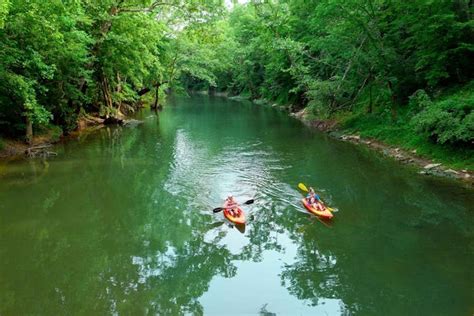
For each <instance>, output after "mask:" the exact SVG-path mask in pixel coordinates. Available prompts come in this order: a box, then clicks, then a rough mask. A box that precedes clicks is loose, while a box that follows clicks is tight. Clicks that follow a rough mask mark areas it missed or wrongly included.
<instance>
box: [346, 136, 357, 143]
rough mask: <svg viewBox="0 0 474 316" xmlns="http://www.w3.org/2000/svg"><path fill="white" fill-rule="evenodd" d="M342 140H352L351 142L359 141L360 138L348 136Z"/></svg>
mask: <svg viewBox="0 0 474 316" xmlns="http://www.w3.org/2000/svg"><path fill="white" fill-rule="evenodd" d="M343 139H344V140H353V141H357V142H358V141H360V136H359V135H348V136H345V138H343Z"/></svg>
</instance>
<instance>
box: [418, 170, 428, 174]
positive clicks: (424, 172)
mask: <svg viewBox="0 0 474 316" xmlns="http://www.w3.org/2000/svg"><path fill="white" fill-rule="evenodd" d="M418 173H419V174H426V171H420V172H418Z"/></svg>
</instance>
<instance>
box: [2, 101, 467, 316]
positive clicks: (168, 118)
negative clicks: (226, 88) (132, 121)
mask: <svg viewBox="0 0 474 316" xmlns="http://www.w3.org/2000/svg"><path fill="white" fill-rule="evenodd" d="M139 118H140V119H142V120H144V123H143V124H141V125H138V126H134V127H124V128H105V129H102V130H99V131H97V132H95V133H91V134H88V135H82V136H81V139H79V140H78V141H71V142H68V143H66V144H64V145H62V146H60V147H59V148H58V149H57V150H58V151H59V156H58V157H56V158H54V159H51V160H49V161H47V162H42V161H40V160H33V161H29V162H17V163H10V164H7V165H5V164H2V165H0V315H25V314H29V315H31V314H34V315H74V314H82V315H92V314H94V315H104V314H118V315H141V314H155V313H159V314H163V315H174V314H185V313H188V314H202V313H204V314H214V315H223V314H236V315H237V314H239V315H240V314H259V313H265V312H268V313H276V314H278V315H309V314H311V315H315V314H323V315H325V314H328V315H339V314H343V315H381V314H386V315H472V313H473V312H474V288H473V284H474V279H473V275H474V274H473V262H474V243H473V241H474V238H473V227H474V226H473V224H474V221H473V205H474V195H473V191H472V190H469V189H466V188H463V187H462V186H461V185H459V184H457V183H454V182H451V181H449V180H444V179H437V178H429V177H422V176H419V175H417V174H416V171H415V170H412V169H410V168H406V167H402V166H400V165H399V164H398V163H395V162H393V161H390V160H386V159H384V158H382V157H380V156H379V155H377V154H374V152H372V151H368V150H366V149H363V148H357V147H355V146H354V145H351V144H346V143H341V142H339V141H336V140H333V139H330V138H328V137H327V136H326V135H324V134H321V133H318V132H314V131H311V130H309V129H308V128H306V127H304V126H303V125H302V124H301V123H300V122H298V121H296V120H293V119H290V118H288V117H287V116H286V114H284V113H279V112H276V111H274V110H273V109H271V108H265V107H259V106H255V105H251V104H247V103H237V102H231V101H227V100H225V99H208V98H201V97H194V98H190V99H182V98H179V99H175V100H174V101H173V102H172V104H170V105H169V106H167V107H166V108H165V110H164V111H163V112H162V113H160V115H159V117H158V116H156V115H155V114H154V113H152V112H148V111H144V112H143V113H141V114H140V116H139ZM298 182H303V183H306V184H307V185H312V186H314V187H315V188H317V189H318V190H319V191H320V193H321V196H322V197H323V199H325V200H326V201H327V202H328V204H330V205H331V206H333V207H335V208H337V209H338V210H339V211H338V212H337V213H335V218H334V220H333V221H332V222H330V223H323V222H321V221H319V220H318V219H316V218H315V217H313V216H311V215H309V214H307V213H305V212H304V210H303V208H302V206H301V205H300V203H299V199H300V198H301V193H300V192H299V191H298V189H297V187H296V186H297V184H298ZM228 192H231V193H233V194H234V195H235V196H236V197H237V199H238V200H240V201H245V200H247V199H250V198H255V199H256V203H255V204H254V205H251V206H248V207H245V208H244V210H245V211H246V212H247V215H248V218H249V221H248V224H247V225H246V227H245V231H244V232H241V231H240V230H238V229H236V228H233V227H230V226H229V223H226V222H225V221H224V219H223V216H222V213H218V214H213V213H212V212H211V210H212V209H213V208H214V207H217V206H220V204H221V202H222V200H223V198H224V197H225V195H226V194H227V193H228Z"/></svg>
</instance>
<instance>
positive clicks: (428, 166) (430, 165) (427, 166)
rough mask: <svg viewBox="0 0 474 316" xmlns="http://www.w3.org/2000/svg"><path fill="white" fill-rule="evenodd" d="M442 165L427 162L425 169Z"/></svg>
mask: <svg viewBox="0 0 474 316" xmlns="http://www.w3.org/2000/svg"><path fill="white" fill-rule="evenodd" d="M439 166H441V164H440V163H430V164H427V165H426V166H425V167H424V168H425V169H433V168H436V167H439Z"/></svg>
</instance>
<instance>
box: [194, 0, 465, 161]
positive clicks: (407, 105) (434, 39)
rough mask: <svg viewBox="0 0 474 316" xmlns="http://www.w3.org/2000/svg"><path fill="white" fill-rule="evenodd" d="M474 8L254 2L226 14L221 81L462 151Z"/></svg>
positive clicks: (356, 0) (416, 143)
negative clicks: (227, 62) (226, 59)
mask: <svg viewBox="0 0 474 316" xmlns="http://www.w3.org/2000/svg"><path fill="white" fill-rule="evenodd" d="M473 10H474V9H473V7H472V4H471V2H470V1H467V0H454V1H451V0H449V1H448V0H440V1H428V0H420V1H401V2H400V1H395V2H394V1H386V0H363V1H361V0H349V1H348V0H318V1H302V0H279V1H276V0H273V1H272V0H270V1H251V2H250V3H248V4H246V5H238V6H236V7H235V8H234V10H233V11H232V12H231V13H230V15H229V17H228V19H227V21H228V24H229V31H228V36H227V37H228V38H229V39H230V41H233V42H234V43H233V45H229V47H235V49H234V50H232V54H233V56H234V57H233V60H234V63H233V64H232V67H230V68H228V69H226V70H225V71H223V72H220V73H219V74H218V78H219V80H218V88H219V89H221V90H227V91H228V92H230V93H231V94H235V95H241V96H245V97H248V98H250V99H266V100H268V101H271V102H277V103H280V104H284V105H290V110H298V109H302V108H306V110H305V113H306V115H307V116H308V117H313V118H315V119H331V120H338V121H339V123H340V125H341V126H342V127H343V128H348V129H351V130H352V132H360V133H362V134H366V135H367V136H373V137H377V138H379V139H382V140H388V141H389V143H391V144H396V145H406V147H407V148H413V147H414V148H420V147H423V146H425V147H430V146H431V145H430V144H436V146H438V147H439V148H442V149H441V151H442V152H443V154H440V155H436V157H437V158H441V159H443V158H446V157H447V156H450V157H449V158H451V156H453V153H455V152H458V153H460V152H462V154H461V156H462V157H459V156H456V154H454V156H455V157H457V158H459V159H461V160H466V159H465V158H466V157H469V156H470V155H472V153H473V152H472V150H473V141H474V120H473V108H474V102H473V98H472V96H473V95H472V90H473V85H472V79H473V73H474V63H472V60H474V23H473V20H472V14H473ZM223 52H224V53H223V54H224V55H227V54H228V52H227V51H225V50H224V51H223ZM198 87H199V88H200V86H198ZM458 91H463V92H462V93H458ZM466 150H467V152H466ZM426 152H432V150H431V147H430V150H427V151H426ZM444 160H446V159H444Z"/></svg>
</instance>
